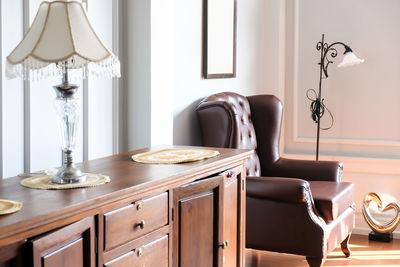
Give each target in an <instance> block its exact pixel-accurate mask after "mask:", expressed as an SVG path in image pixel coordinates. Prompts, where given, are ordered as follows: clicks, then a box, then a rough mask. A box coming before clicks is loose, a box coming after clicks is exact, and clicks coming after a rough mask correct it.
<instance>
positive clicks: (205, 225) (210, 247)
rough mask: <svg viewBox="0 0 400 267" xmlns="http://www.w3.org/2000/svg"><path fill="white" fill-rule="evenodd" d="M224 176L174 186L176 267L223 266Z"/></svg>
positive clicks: (174, 250) (174, 251) (174, 260)
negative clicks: (222, 205) (221, 250)
mask: <svg viewBox="0 0 400 267" xmlns="http://www.w3.org/2000/svg"><path fill="white" fill-rule="evenodd" d="M222 188H223V177H222V176H217V177H213V178H208V179H205V180H201V181H197V182H194V183H191V184H189V185H185V186H182V187H179V188H176V189H174V191H173V197H174V213H175V215H174V248H173V266H179V267H192V266H196V267H211V266H220V265H221V264H220V262H221V260H222V255H219V252H220V249H219V246H218V244H219V239H220V237H221V236H222V232H221V230H222V226H221V225H220V223H219V222H220V221H221V219H222V213H221V212H222V207H220V203H221V200H222Z"/></svg>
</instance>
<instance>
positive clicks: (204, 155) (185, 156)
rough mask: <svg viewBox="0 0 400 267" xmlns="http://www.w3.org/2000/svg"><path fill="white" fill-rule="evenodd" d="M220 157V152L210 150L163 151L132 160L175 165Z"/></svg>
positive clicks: (141, 154)
mask: <svg viewBox="0 0 400 267" xmlns="http://www.w3.org/2000/svg"><path fill="white" fill-rule="evenodd" d="M218 155H219V152H218V151H216V150H209V149H162V150H156V151H150V152H145V153H140V154H136V155H133V156H132V159H133V160H134V161H136V162H141V163H149V164H174V163H184V162H192V161H198V160H202V159H208V158H212V157H215V156H218Z"/></svg>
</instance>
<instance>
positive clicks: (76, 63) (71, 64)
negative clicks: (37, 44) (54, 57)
mask: <svg viewBox="0 0 400 267" xmlns="http://www.w3.org/2000/svg"><path fill="white" fill-rule="evenodd" d="M62 66H65V67H66V68H67V69H68V75H69V77H70V79H71V80H81V79H86V78H87V77H89V76H95V77H99V78H100V77H101V78H113V77H121V70H120V62H119V60H118V58H116V57H115V56H114V55H110V56H109V57H107V58H106V59H104V60H102V61H99V62H91V61H89V60H86V59H84V58H82V57H80V56H77V55H73V56H71V57H70V58H68V59H65V60H63V61H60V62H57V63H49V62H44V61H40V60H38V59H36V58H34V57H31V56H30V57H28V58H26V59H25V60H24V61H23V62H22V63H19V64H15V65H14V64H11V63H10V62H9V61H8V60H7V63H6V78H7V79H13V78H17V77H21V78H23V79H24V80H31V81H40V80H44V79H48V78H52V77H62Z"/></svg>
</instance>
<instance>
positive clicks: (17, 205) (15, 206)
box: [0, 199, 22, 215]
mask: <svg viewBox="0 0 400 267" xmlns="http://www.w3.org/2000/svg"><path fill="white" fill-rule="evenodd" d="M21 208H22V203H21V202H17V201H12V200H7V199H0V215H4V214H10V213H14V212H17V211H19V210H20V209H21Z"/></svg>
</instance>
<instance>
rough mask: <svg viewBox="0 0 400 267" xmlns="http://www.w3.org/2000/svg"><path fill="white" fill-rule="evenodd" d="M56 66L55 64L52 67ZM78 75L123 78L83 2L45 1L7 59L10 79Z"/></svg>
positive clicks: (117, 64) (115, 60) (118, 65)
mask: <svg viewBox="0 0 400 267" xmlns="http://www.w3.org/2000/svg"><path fill="white" fill-rule="evenodd" d="M52 63H54V64H52ZM62 67H66V68H67V69H68V70H74V69H79V72H75V73H74V75H78V77H82V78H85V77H86V76H87V75H88V74H93V75H96V76H102V77H104V76H105V77H110V78H111V77H120V63H119V60H118V58H117V57H116V56H115V55H114V54H113V53H112V52H111V51H110V50H108V49H107V47H106V46H105V45H104V44H103V42H102V41H101V40H100V38H99V37H98V36H97V34H96V33H95V31H94V30H93V27H92V25H91V24H90V22H89V19H88V17H87V14H86V12H85V9H84V8H83V6H82V4H81V3H80V2H63V1H55V2H43V3H42V4H41V5H40V7H39V10H38V12H37V14H36V17H35V19H34V21H33V23H32V25H31V27H30V28H29V30H28V32H27V33H26V34H25V36H24V38H23V39H22V41H21V42H20V43H19V44H18V46H17V47H16V48H15V49H14V51H12V52H11V54H10V55H9V56H8V57H7V67H6V75H7V77H8V78H14V77H17V76H19V77H23V78H24V79H31V80H40V79H46V78H48V77H51V76H59V77H60V76H61V75H62Z"/></svg>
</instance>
